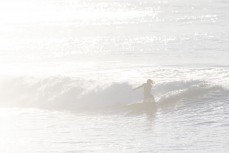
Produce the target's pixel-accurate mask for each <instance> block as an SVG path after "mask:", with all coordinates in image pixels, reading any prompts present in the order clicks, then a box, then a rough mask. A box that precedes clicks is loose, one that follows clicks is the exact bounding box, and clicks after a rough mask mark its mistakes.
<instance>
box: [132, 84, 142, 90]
mask: <svg viewBox="0 0 229 153" xmlns="http://www.w3.org/2000/svg"><path fill="white" fill-rule="evenodd" d="M143 86H144V84H142V85H140V86H139V87H137V88H134V89H133V90H137V89H139V88H142V87H143Z"/></svg>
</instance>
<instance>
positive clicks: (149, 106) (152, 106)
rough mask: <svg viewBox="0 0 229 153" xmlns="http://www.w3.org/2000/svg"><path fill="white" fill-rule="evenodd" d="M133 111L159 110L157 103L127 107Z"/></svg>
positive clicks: (136, 104) (135, 104)
mask: <svg viewBox="0 0 229 153" xmlns="http://www.w3.org/2000/svg"><path fill="white" fill-rule="evenodd" d="M127 108H128V109H130V110H131V111H138V112H139V111H155V110H156V109H157V105H156V103H134V104H130V105H127Z"/></svg>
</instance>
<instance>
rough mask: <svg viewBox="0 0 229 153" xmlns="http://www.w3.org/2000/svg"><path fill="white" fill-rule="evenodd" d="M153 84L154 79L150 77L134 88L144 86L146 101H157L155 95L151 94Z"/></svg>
mask: <svg viewBox="0 0 229 153" xmlns="http://www.w3.org/2000/svg"><path fill="white" fill-rule="evenodd" d="M152 84H154V81H153V80H151V79H148V80H147V81H146V83H143V84H142V85H141V86H139V87H137V88H134V89H133V90H136V89H139V88H143V89H144V101H143V102H144V103H149V102H155V100H154V96H153V95H152V94H151V88H152Z"/></svg>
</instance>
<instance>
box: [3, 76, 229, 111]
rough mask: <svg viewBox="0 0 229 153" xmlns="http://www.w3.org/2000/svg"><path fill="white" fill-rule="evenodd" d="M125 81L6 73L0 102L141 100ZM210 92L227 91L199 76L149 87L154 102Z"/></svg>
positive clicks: (66, 104)
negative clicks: (202, 79) (98, 80)
mask: <svg viewBox="0 0 229 153" xmlns="http://www.w3.org/2000/svg"><path fill="white" fill-rule="evenodd" d="M133 86H134V85H133V84H131V83H129V82H106V83H103V84H101V83H99V82H97V81H93V80H84V79H79V78H74V77H61V76H56V77H47V78H35V77H10V78H7V79H6V78H5V79H1V82H0V90H1V92H0V101H1V103H0V106H4V107H5V106H7V107H36V108H47V109H79V108H81V109H82V108H85V109H89V108H104V107H113V106H121V105H127V104H130V103H135V102H140V101H141V100H142V97H143V96H142V90H141V89H140V90H138V91H133V90H132V88H133ZM213 92H220V93H222V94H223V93H225V92H226V94H228V90H227V89H226V88H225V87H223V86H220V85H212V84H209V83H207V82H205V81H201V80H186V81H182V80H181V81H170V82H162V83H158V84H156V85H155V86H154V88H153V94H154V96H155V99H156V101H157V102H158V105H161V106H163V105H167V104H171V103H173V102H178V101H181V100H184V99H195V98H199V97H203V96H209V97H210V96H211V93H213Z"/></svg>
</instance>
